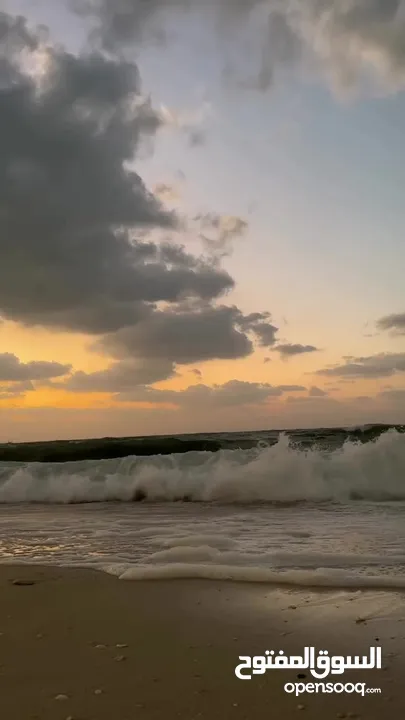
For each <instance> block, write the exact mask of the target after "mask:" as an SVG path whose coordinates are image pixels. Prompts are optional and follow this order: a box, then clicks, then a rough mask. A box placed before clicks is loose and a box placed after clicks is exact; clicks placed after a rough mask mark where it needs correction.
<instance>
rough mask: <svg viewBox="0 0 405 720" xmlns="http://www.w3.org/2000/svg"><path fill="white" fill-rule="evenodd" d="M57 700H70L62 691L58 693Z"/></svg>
mask: <svg viewBox="0 0 405 720" xmlns="http://www.w3.org/2000/svg"><path fill="white" fill-rule="evenodd" d="M55 700H69V697H68V696H67V695H63V693H61V694H60V695H56V697H55Z"/></svg>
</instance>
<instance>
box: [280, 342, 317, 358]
mask: <svg viewBox="0 0 405 720" xmlns="http://www.w3.org/2000/svg"><path fill="white" fill-rule="evenodd" d="M275 350H276V351H277V352H279V353H280V355H281V357H282V358H289V357H294V356H295V355H304V354H306V353H313V352H319V348H317V347H315V346H314V345H299V344H291V343H287V344H285V345H277V346H276V347H275Z"/></svg>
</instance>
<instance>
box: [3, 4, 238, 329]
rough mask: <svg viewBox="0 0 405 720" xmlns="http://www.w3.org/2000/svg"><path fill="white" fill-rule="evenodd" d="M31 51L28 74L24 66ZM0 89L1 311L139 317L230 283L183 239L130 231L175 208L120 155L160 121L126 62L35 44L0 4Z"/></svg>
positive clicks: (60, 320)
mask: <svg viewBox="0 0 405 720" xmlns="http://www.w3.org/2000/svg"><path fill="white" fill-rule="evenodd" d="M21 50H24V51H26V58H27V57H28V61H26V62H25V63H24V64H22V62H21V55H20V54H19V51H21ZM35 52H37V53H40V57H41V63H42V67H43V68H45V70H44V73H43V74H42V75H40V76H34V74H33V73H32V72H29V67H30V55H29V53H35ZM27 53H28V56H27ZM34 60H35V55H34V56H32V57H31V62H32V65H33V66H34ZM0 88H1V89H0V156H1V164H0V313H1V315H2V316H3V318H5V319H12V320H16V321H19V322H22V323H24V324H26V325H43V326H50V327H56V328H62V329H68V330H78V331H83V332H88V333H103V332H109V331H113V330H116V329H119V328H122V327H125V326H128V325H132V324H134V323H137V322H139V321H140V320H142V319H144V318H145V316H146V315H147V314H148V312H151V306H153V304H154V303H157V302H161V301H164V302H168V303H171V302H176V301H178V300H180V299H181V298H183V297H187V296H188V297H199V298H203V299H205V300H211V299H212V298H216V297H218V296H220V295H221V294H222V293H224V292H225V291H227V290H228V289H230V288H232V287H233V280H232V279H231V278H230V276H229V275H228V274H227V273H226V272H224V271H222V270H220V269H219V268H214V267H213V266H212V264H209V263H206V262H204V261H203V260H201V259H198V258H194V257H193V256H190V255H189V254H188V253H186V252H185V250H184V249H183V248H181V247H173V246H172V247H170V246H168V245H166V246H160V245H157V244H155V243H152V242H149V243H145V242H144V241H142V240H140V239H139V233H140V232H141V231H142V232H143V231H148V230H151V229H154V228H157V227H164V228H168V229H173V228H175V227H176V226H177V219H176V217H175V216H174V215H173V214H170V213H168V212H166V211H165V210H164V208H163V206H162V205H161V204H160V202H159V201H158V200H157V199H156V198H155V197H154V196H153V195H151V193H149V192H148V190H147V189H146V187H145V186H144V184H143V182H142V180H141V178H140V177H139V175H137V173H136V172H135V171H134V170H133V169H130V167H129V165H128V163H129V162H130V161H132V160H134V158H135V157H136V151H137V148H138V147H139V144H140V142H141V140H142V138H143V137H145V135H150V136H153V135H154V134H155V133H156V131H157V129H158V128H159V126H160V125H161V122H162V120H161V117H160V116H159V113H157V112H155V111H154V109H153V108H152V106H151V103H150V101H148V100H145V98H144V97H143V96H142V94H141V84H140V78H139V73H138V69H137V67H136V65H134V64H133V63H131V62H126V61H124V60H117V59H114V60H113V59H108V58H106V57H105V56H103V55H102V54H97V53H93V54H89V55H83V56H74V55H71V54H69V53H67V52H64V51H63V50H62V49H56V48H53V47H51V46H47V47H45V46H43V45H41V43H40V40H39V39H38V37H37V36H36V35H35V33H33V32H31V31H30V30H29V29H28V28H27V26H26V24H25V23H24V22H23V21H22V20H21V19H13V18H11V17H9V16H8V15H6V14H5V13H0ZM137 233H138V235H137Z"/></svg>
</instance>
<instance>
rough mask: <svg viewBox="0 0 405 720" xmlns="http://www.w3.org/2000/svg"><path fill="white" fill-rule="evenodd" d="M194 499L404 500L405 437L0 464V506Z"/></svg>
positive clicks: (392, 432) (392, 433)
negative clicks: (325, 446)
mask: <svg viewBox="0 0 405 720" xmlns="http://www.w3.org/2000/svg"><path fill="white" fill-rule="evenodd" d="M133 499H137V500H146V501H152V502H153V501H154V502H165V501H169V502H170V501H176V500H188V501H194V502H218V503H255V502H272V503H295V502H303V501H308V502H327V501H333V502H337V503H339V502H340V503H347V502H348V501H352V500H358V499H366V500H369V501H405V435H403V434H400V433H398V432H396V431H395V430H390V431H388V432H387V433H385V434H384V435H381V436H380V437H379V438H378V439H377V440H376V441H374V442H369V443H366V444H356V443H352V442H346V443H345V445H344V446H343V448H342V449H340V450H335V451H333V452H329V453H326V452H321V451H319V450H317V449H311V450H307V451H305V452H304V451H300V450H297V449H294V448H293V447H291V445H290V444H289V441H288V438H287V437H286V436H282V437H281V438H280V440H279V442H278V443H277V444H276V445H274V446H272V447H266V448H256V449H254V450H221V451H219V452H217V453H210V452H189V453H184V454H177V455H176V454H174V455H168V456H153V457H146V458H145V457H142V458H137V457H129V458H124V459H120V460H104V461H86V462H75V463H62V464H59V465H58V464H48V463H28V464H21V463H0V503H23V502H25V503H32V502H37V503H38V502H40V503H65V504H66V503H84V502H106V501H124V502H126V501H130V500H133Z"/></svg>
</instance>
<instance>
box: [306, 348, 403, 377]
mask: <svg viewBox="0 0 405 720" xmlns="http://www.w3.org/2000/svg"><path fill="white" fill-rule="evenodd" d="M401 372H405V353H378V354H377V355H370V356H368V357H347V358H346V362H345V364H344V365H337V366H336V367H332V368H323V369H321V370H318V371H317V375H324V376H328V377H342V378H382V377H391V376H392V375H395V374H396V373H401Z"/></svg>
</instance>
